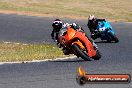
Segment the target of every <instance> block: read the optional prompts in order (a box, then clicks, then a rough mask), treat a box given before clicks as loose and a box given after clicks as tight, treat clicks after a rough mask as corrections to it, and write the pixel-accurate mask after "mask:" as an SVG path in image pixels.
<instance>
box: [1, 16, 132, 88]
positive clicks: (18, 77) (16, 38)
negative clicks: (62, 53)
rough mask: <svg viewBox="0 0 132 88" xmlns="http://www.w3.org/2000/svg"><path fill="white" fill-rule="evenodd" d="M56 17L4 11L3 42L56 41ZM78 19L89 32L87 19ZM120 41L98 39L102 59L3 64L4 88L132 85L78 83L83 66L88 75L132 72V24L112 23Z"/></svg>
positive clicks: (122, 87)
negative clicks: (53, 26)
mask: <svg viewBox="0 0 132 88" xmlns="http://www.w3.org/2000/svg"><path fill="white" fill-rule="evenodd" d="M53 20H54V18H48V17H45V18H44V17H43V18H42V17H33V16H32V17H28V16H17V15H5V14H0V41H8V42H23V43H44V42H47V43H54V42H53V41H52V40H51V38H50V33H51V30H52V27H51V23H52V21H53ZM63 20H64V22H76V23H78V24H80V25H81V26H82V27H83V28H84V29H85V30H86V31H87V32H89V31H88V30H87V26H86V24H87V20H72V19H63ZM111 24H112V26H113V28H114V29H116V34H117V36H118V37H119V40H120V42H119V43H103V42H100V40H96V43H97V45H98V47H99V50H100V52H101V53H102V58H101V59H100V60H99V61H87V62H86V61H83V60H81V59H77V58H74V59H67V60H57V61H47V62H36V63H21V64H1V65H0V88H132V83H129V84H86V85H84V86H80V85H78V84H77V82H76V71H77V68H78V67H79V66H82V67H83V68H84V69H85V70H86V71H87V73H88V74H98V73H99V74H110V73H115V74H125V73H126V74H130V75H132V23H124V22H119V23H118V22H115V23H111Z"/></svg>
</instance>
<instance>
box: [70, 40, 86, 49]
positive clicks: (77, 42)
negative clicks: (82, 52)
mask: <svg viewBox="0 0 132 88" xmlns="http://www.w3.org/2000/svg"><path fill="white" fill-rule="evenodd" d="M73 44H77V45H79V46H80V48H81V49H84V48H85V47H84V46H83V44H82V43H81V42H80V41H79V40H78V41H75V42H73V43H72V45H73Z"/></svg>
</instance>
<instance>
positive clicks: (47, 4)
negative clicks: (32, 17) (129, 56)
mask: <svg viewBox="0 0 132 88" xmlns="http://www.w3.org/2000/svg"><path fill="white" fill-rule="evenodd" d="M131 3H132V0H116V1H115V0H0V9H1V10H13V11H31V12H35V13H41V14H47V15H48V14H50V15H53V16H57V17H66V16H71V17H72V16H76V17H84V18H87V17H88V15H89V14H95V15H96V16H97V17H101V18H106V19H111V20H115V21H132V9H131V8H132V5H131Z"/></svg>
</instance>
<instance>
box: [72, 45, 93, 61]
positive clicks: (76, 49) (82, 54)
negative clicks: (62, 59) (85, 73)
mask: <svg viewBox="0 0 132 88" xmlns="http://www.w3.org/2000/svg"><path fill="white" fill-rule="evenodd" d="M72 49H73V51H74V53H75V55H76V56H77V57H81V58H82V59H84V60H85V61H91V59H90V57H89V56H88V55H87V54H86V53H85V52H84V51H83V50H81V49H80V48H79V46H78V45H77V44H74V45H72Z"/></svg>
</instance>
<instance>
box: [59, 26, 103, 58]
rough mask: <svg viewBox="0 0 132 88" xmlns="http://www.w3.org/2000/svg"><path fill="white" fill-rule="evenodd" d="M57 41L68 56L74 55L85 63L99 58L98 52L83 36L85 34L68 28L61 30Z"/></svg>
mask: <svg viewBox="0 0 132 88" xmlns="http://www.w3.org/2000/svg"><path fill="white" fill-rule="evenodd" d="M59 41H60V44H61V45H62V46H63V47H64V48H65V49H66V50H67V51H68V53H69V54H74V55H76V56H77V57H81V58H82V59H84V60H86V61H89V60H92V59H94V60H99V59H100V58H101V55H100V52H99V51H98V49H97V48H96V47H95V46H93V43H92V42H90V40H89V39H88V38H87V37H86V36H85V33H84V32H81V31H79V30H75V29H73V28H71V27H70V26H68V27H64V28H62V29H61V31H60V33H59Z"/></svg>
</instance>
